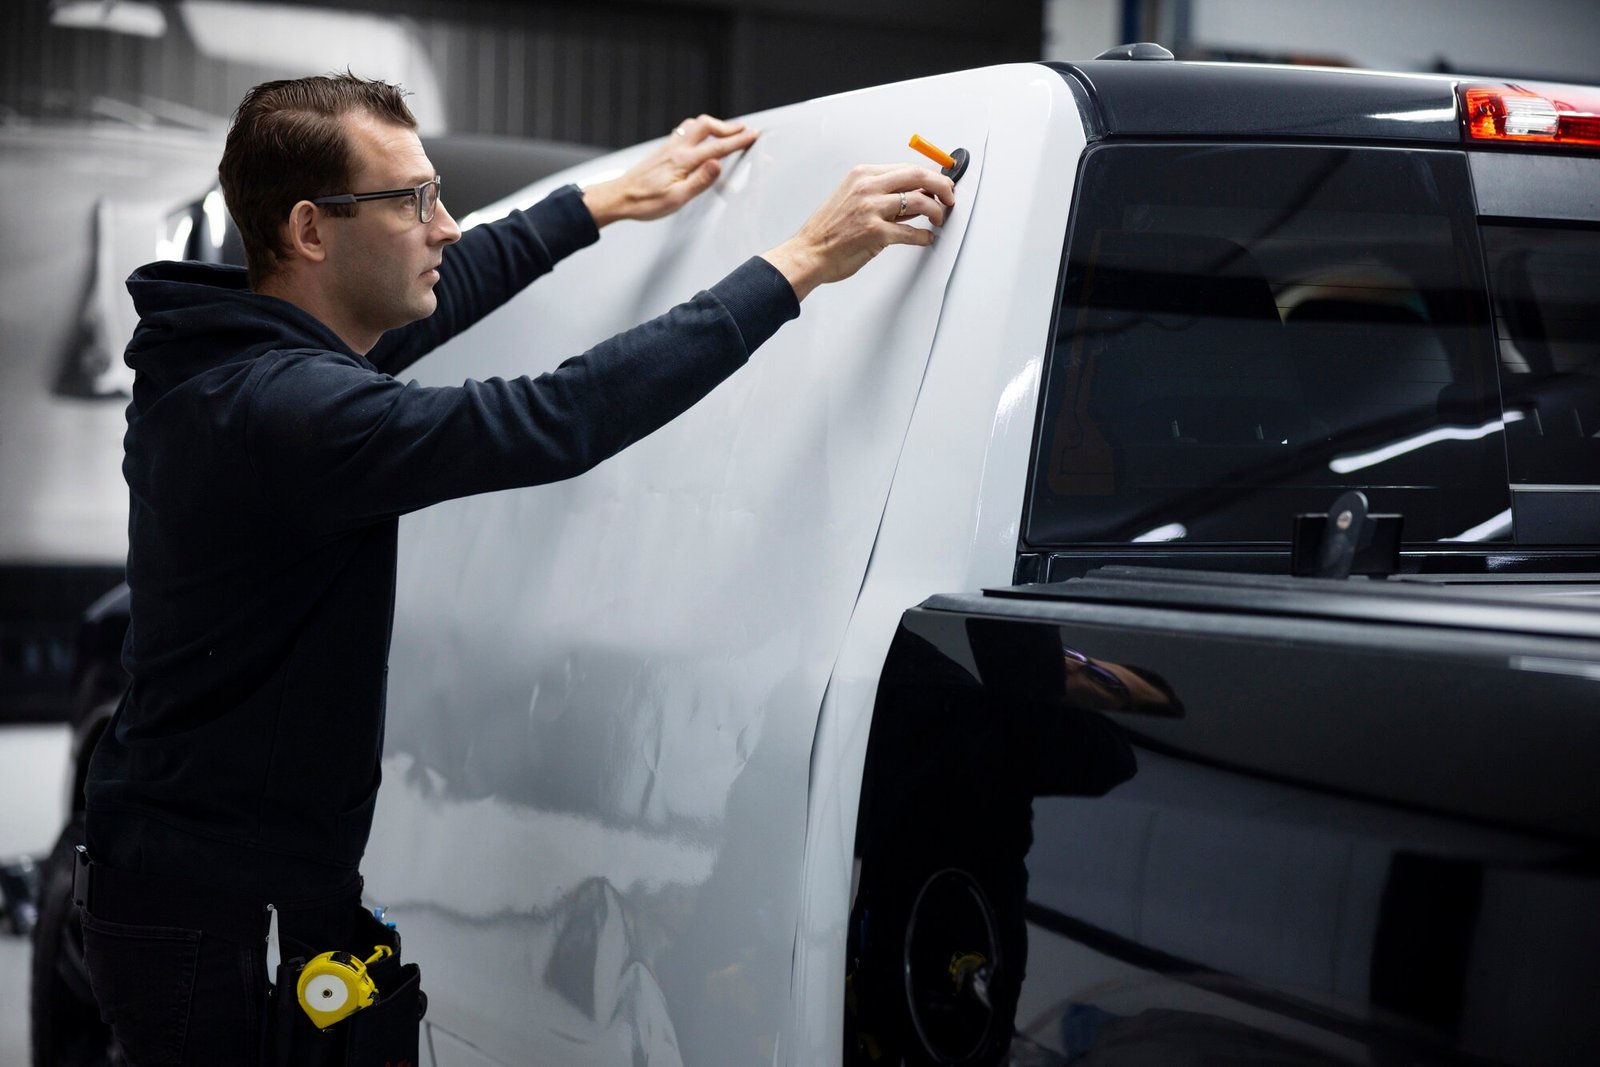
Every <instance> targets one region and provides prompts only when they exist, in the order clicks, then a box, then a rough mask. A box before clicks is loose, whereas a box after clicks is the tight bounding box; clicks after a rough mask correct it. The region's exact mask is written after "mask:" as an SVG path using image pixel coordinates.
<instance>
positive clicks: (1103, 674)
mask: <svg viewBox="0 0 1600 1067" xmlns="http://www.w3.org/2000/svg"><path fill="white" fill-rule="evenodd" d="M1061 655H1062V657H1063V658H1064V659H1066V661H1067V662H1068V663H1071V664H1074V665H1076V666H1078V667H1082V668H1083V669H1084V670H1085V671H1087V672H1088V673H1089V677H1091V678H1093V679H1094V680H1095V681H1097V682H1099V683H1100V684H1101V685H1103V686H1105V687H1106V688H1107V689H1110V690H1112V691H1113V692H1117V693H1121V694H1122V695H1124V696H1126V695H1127V693H1128V686H1127V683H1126V682H1124V681H1123V680H1122V679H1121V678H1119V677H1118V676H1117V675H1116V674H1114V673H1112V672H1111V671H1108V670H1106V668H1104V667H1102V666H1100V664H1098V663H1096V662H1095V661H1094V660H1092V659H1090V658H1089V657H1088V656H1085V655H1084V654H1083V653H1082V652H1079V651H1078V650H1077V649H1075V648H1072V647H1070V646H1068V645H1062V646H1061Z"/></svg>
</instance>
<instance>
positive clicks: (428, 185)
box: [311, 175, 440, 222]
mask: <svg viewBox="0 0 1600 1067" xmlns="http://www.w3.org/2000/svg"><path fill="white" fill-rule="evenodd" d="M439 181H440V179H439V177H438V175H435V176H434V177H433V178H432V179H430V180H429V181H425V182H423V183H422V184H421V185H419V186H417V187H416V188H415V189H385V190H383V191H382V192H377V193H340V194H339V195H337V196H319V197H317V198H316V199H315V200H313V201H311V202H312V203H313V204H355V203H359V202H360V201H362V200H393V199H394V198H396V197H400V196H414V197H416V198H417V221H418V222H432V221H433V209H434V208H436V207H438V206H439Z"/></svg>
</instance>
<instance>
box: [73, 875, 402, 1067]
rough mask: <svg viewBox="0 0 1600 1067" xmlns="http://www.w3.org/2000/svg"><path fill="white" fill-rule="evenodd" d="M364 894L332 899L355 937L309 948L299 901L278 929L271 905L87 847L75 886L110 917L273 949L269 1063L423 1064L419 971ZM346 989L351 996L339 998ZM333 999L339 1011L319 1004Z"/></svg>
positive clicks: (94, 911) (355, 890)
mask: <svg viewBox="0 0 1600 1067" xmlns="http://www.w3.org/2000/svg"><path fill="white" fill-rule="evenodd" d="M360 896H361V888H360V882H359V880H356V881H354V882H353V883H352V886H351V891H350V893H349V894H347V895H343V897H344V899H343V901H342V902H341V903H338V904H335V905H333V906H334V907H339V908H348V909H351V911H352V912H353V914H348V915H347V916H341V918H342V919H343V918H348V925H349V927H350V929H351V931H352V932H351V934H350V935H349V937H348V938H347V941H348V943H346V944H341V945H311V944H307V943H305V942H303V941H300V940H298V939H297V938H296V937H295V935H294V929H295V926H296V923H295V920H294V917H295V916H296V914H297V912H298V910H299V908H298V907H297V905H294V904H290V905H286V906H285V908H284V909H283V910H282V911H281V913H279V914H281V915H282V916H284V917H285V918H284V919H283V920H282V921H283V925H284V926H285V927H286V928H287V929H285V930H277V929H275V927H276V925H277V924H276V923H275V922H274V921H273V917H274V913H275V912H276V911H277V909H275V908H274V907H273V906H271V905H268V904H263V903H262V902H260V901H259V900H255V899H251V898H249V897H246V896H244V895H240V894H230V893H227V892H224V891H218V890H216V889H213V888H211V887H207V886H202V885H200V884H198V883H194V882H188V881H185V880H182V879H173V878H163V877H158V876H153V875H146V874H135V873H131V872H128V871H122V870H117V869H115V868H110V867H105V866H103V865H100V864H96V863H93V862H91V861H90V859H89V856H88V852H87V850H85V849H84V848H82V847H81V846H80V847H79V849H78V856H77V864H76V867H75V869H74V872H73V887H72V898H73V902H74V903H75V904H77V905H78V907H80V908H82V909H84V910H85V911H87V912H88V913H89V914H90V915H93V916H95V917H96V918H99V919H103V920H105V921H108V922H124V923H136V924H157V925H166V926H175V927H181V928H185V929H190V930H199V931H200V933H201V935H202V936H207V935H210V936H215V937H220V938H224V939H226V940H228V941H232V942H235V943H236V944H239V945H245V946H250V945H266V947H267V958H268V969H269V970H270V971H271V972H272V973H270V974H268V975H267V977H268V980H269V981H270V982H271V983H272V987H271V989H269V990H268V991H267V994H266V1003H265V1010H264V1012H263V1014H262V1019H263V1023H262V1034H261V1059H260V1063H261V1065H262V1067H383V1065H385V1064H396V1065H398V1064H405V1063H409V1064H416V1063H418V1062H419V1059H418V1052H419V1031H420V1027H421V1021H422V1016H423V1014H424V1013H425V1012H426V1011H427V1007H428V998H427V994H425V993H424V992H423V991H422V972H421V970H420V968H418V967H417V965H416V964H414V963H411V964H407V963H403V962H402V961H401V958H400V934H399V932H398V931H397V930H395V928H394V927H392V926H390V925H388V924H386V923H383V922H380V921H378V919H376V918H375V917H374V916H373V914H372V913H371V912H370V911H368V910H367V909H366V908H363V907H362V906H361V905H360ZM323 906H325V905H323ZM339 925H340V926H344V925H346V923H345V922H341V923H340V924H339ZM269 939H271V940H272V941H275V943H276V952H274V951H273V947H274V946H273V944H271V943H269ZM274 958H276V960H277V962H276V966H273V964H272V961H273V959H274ZM302 979H306V981H302ZM302 993H305V994H306V996H305V997H302V995H301V994H302ZM341 995H343V996H344V997H345V998H347V999H346V1000H344V1001H340V1000H339V998H340V996H341ZM349 998H354V999H353V1000H351V999H349ZM303 1001H305V1004H304V1005H303ZM335 1001H339V1004H338V1005H337V1006H336V1007H337V1009H338V1010H334V1011H324V1010H317V1009H322V1008H326V1007H329V1006H330V1005H333V1002H335Z"/></svg>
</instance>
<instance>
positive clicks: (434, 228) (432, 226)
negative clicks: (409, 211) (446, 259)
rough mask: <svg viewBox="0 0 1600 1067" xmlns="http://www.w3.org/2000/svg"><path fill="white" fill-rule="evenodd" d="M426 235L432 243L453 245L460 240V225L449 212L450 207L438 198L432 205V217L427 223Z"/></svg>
mask: <svg viewBox="0 0 1600 1067" xmlns="http://www.w3.org/2000/svg"><path fill="white" fill-rule="evenodd" d="M428 237H429V238H430V239H431V242H432V243H433V244H441V245H453V244H455V243H456V242H457V241H459V240H461V227H460V226H457V225H456V220H455V217H454V216H453V215H451V214H450V209H449V208H447V207H445V206H444V201H443V200H440V201H439V203H438V204H437V205H436V206H435V207H434V210H433V219H432V221H430V222H429V223H428Z"/></svg>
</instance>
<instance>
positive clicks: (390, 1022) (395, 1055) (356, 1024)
mask: <svg viewBox="0 0 1600 1067" xmlns="http://www.w3.org/2000/svg"><path fill="white" fill-rule="evenodd" d="M396 971H397V973H396V976H395V979H391V984H390V985H388V986H386V985H384V984H383V983H381V982H380V983H379V985H378V1003H376V1004H374V1005H373V1006H372V1007H370V1008H363V1009H362V1010H361V1011H358V1012H356V1013H355V1014H354V1015H352V1016H350V1018H349V1019H347V1020H345V1024H344V1025H346V1026H349V1027H350V1034H349V1044H348V1046H347V1048H346V1051H345V1059H344V1062H345V1067H370V1065H371V1064H379V1063H389V1064H402V1063H410V1064H415V1063H418V1062H419V1060H418V1053H419V1044H420V1042H419V1039H418V1038H419V1034H420V1033H421V1030H422V1016H423V1014H424V1013H425V1012H426V1011H427V1010H428V997H427V994H425V993H424V992H423V991H422V971H421V969H420V968H419V967H418V966H417V965H416V964H415V963H408V964H406V965H404V966H403V967H399V968H397V969H396Z"/></svg>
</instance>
